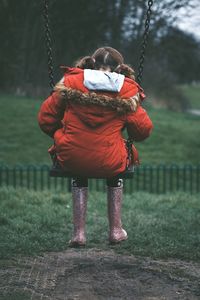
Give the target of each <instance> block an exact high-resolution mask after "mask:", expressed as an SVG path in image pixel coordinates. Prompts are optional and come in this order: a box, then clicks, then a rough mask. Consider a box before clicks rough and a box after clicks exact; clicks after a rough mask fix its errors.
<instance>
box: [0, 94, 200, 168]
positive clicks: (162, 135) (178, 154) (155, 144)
mask: <svg viewBox="0 0 200 300" xmlns="http://www.w3.org/2000/svg"><path fill="white" fill-rule="evenodd" d="M40 105H41V101H40V100H38V99H37V100H36V99H27V98H23V97H16V96H3V95H1V96H0V111H1V139H0V142H1V143H0V162H3V163H7V164H10V165H13V164H17V163H22V164H26V163H36V164H42V163H50V159H49V156H48V153H47V149H48V147H49V146H50V145H51V144H52V140H51V139H50V138H49V137H48V136H46V135H45V134H43V133H42V132H41V131H40V129H39V127H38V124H37V113H38V110H39V107H40ZM148 112H149V115H150V117H151V118H152V120H153V123H154V131H153V133H152V135H151V137H150V138H149V139H147V140H146V141H144V142H142V143H137V144H136V147H137V148H138V150H139V152H140V158H141V161H142V163H145V164H147V163H150V164H159V163H180V164H183V163H192V164H197V163H199V159H200V153H199V149H200V139H199V136H200V118H199V117H193V116H191V115H189V114H183V113H176V112H171V111H167V110H164V109H153V108H148Z"/></svg>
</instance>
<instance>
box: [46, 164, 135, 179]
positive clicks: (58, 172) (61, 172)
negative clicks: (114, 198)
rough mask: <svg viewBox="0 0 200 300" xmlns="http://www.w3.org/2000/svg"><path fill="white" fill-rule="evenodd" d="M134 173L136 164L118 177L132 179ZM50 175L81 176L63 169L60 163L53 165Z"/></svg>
mask: <svg viewBox="0 0 200 300" xmlns="http://www.w3.org/2000/svg"><path fill="white" fill-rule="evenodd" d="M133 175H134V166H131V167H130V168H129V169H127V170H125V171H124V172H122V173H120V174H118V175H117V176H116V177H119V178H124V179H132V178H133ZM49 176H50V177H66V178H77V177H80V176H79V175H78V174H74V173H72V172H69V171H66V170H63V169H62V168H61V166H60V165H59V164H57V163H56V164H55V165H53V166H52V167H51V169H50V171H49ZM87 177H88V178H95V177H92V176H91V177H89V176H87ZM97 179H105V177H102V178H99V177H98V178H97Z"/></svg>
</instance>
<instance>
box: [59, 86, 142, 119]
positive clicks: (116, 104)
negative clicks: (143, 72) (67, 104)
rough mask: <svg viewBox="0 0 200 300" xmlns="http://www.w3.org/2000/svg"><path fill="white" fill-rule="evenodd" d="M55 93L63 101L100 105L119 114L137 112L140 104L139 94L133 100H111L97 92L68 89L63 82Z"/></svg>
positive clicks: (117, 98)
mask: <svg viewBox="0 0 200 300" xmlns="http://www.w3.org/2000/svg"><path fill="white" fill-rule="evenodd" d="M54 91H55V92H56V93H57V95H58V96H59V98H60V99H62V100H65V101H71V102H73V103H74V104H81V105H86V106H88V105H99V106H102V107H107V108H109V109H111V110H113V111H117V112H118V113H119V114H126V113H130V112H135V111H136V110H137V107H138V106H139V103H140V94H139V93H137V94H136V95H135V96H133V97H131V98H120V97H115V98H111V97H109V96H105V95H100V94H97V93H95V92H89V93H83V92H81V91H79V90H75V89H71V88H68V87H66V86H65V85H64V84H63V83H61V82H59V83H58V84H57V85H56V86H55V88H54Z"/></svg>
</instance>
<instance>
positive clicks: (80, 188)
mask: <svg viewBox="0 0 200 300" xmlns="http://www.w3.org/2000/svg"><path fill="white" fill-rule="evenodd" d="M87 196H88V179H87V178H76V179H72V201H73V224H74V231H73V236H72V239H71V240H70V241H69V245H70V246H74V247H75V246H77V247H78V246H84V245H85V243H86V237H85V218H86V210H87Z"/></svg>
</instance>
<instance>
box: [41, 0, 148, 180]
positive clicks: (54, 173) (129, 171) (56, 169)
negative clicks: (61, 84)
mask: <svg viewBox="0 0 200 300" xmlns="http://www.w3.org/2000/svg"><path fill="white" fill-rule="evenodd" d="M152 5H153V0H148V3H147V11H146V19H145V26H144V27H145V28H144V33H143V38H142V43H141V50H140V57H139V65H138V74H137V79H136V81H137V82H138V83H139V84H141V82H142V76H143V69H144V60H145V51H146V47H147V42H148V36H149V26H150V21H151V13H152ZM43 18H44V29H45V44H46V51H47V62H48V76H49V85H50V88H51V89H52V90H53V88H54V86H55V84H54V75H53V74H54V70H53V55H52V40H51V30H50V25H49V1H48V0H43ZM132 144H133V140H132V139H130V138H128V139H127V141H126V146H127V150H128V151H127V160H128V161H131V158H132V155H133V154H132ZM133 174H134V166H133V165H132V166H127V168H126V170H125V171H124V172H123V173H120V174H118V175H117V177H118V178H125V179H131V178H133ZM49 175H50V176H51V177H69V178H77V177H79V176H78V174H73V173H72V172H69V171H65V170H62V169H61V167H60V166H59V165H58V164H57V163H54V164H53V166H52V168H51V169H50V173H49Z"/></svg>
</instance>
